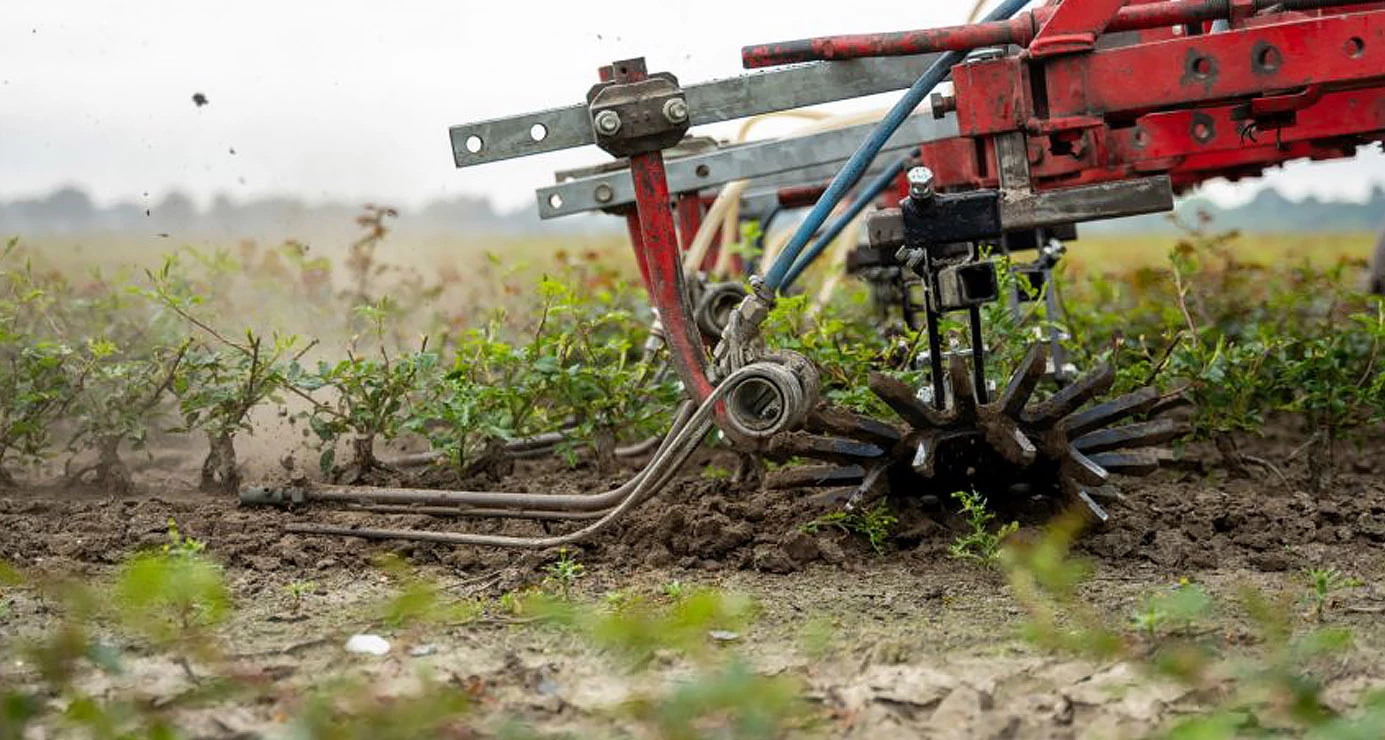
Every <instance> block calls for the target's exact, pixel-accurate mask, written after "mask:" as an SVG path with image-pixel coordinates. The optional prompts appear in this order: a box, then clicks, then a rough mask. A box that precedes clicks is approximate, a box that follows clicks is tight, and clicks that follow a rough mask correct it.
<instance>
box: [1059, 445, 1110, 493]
mask: <svg viewBox="0 0 1385 740" xmlns="http://www.w3.org/2000/svg"><path fill="white" fill-rule="evenodd" d="M1068 460H1069V461H1070V462H1071V463H1072V464H1071V465H1068V466H1064V468H1065V470H1064V472H1066V473H1068V474H1069V475H1070V476H1072V478H1073V480H1074V481H1076V482H1077V483H1079V484H1082V485H1084V486H1104V485H1106V481H1108V480H1110V479H1111V474H1110V473H1109V472H1107V470H1106V467H1105V466H1103V465H1101V464H1100V463H1098V462H1097V461H1096V460H1093V459H1092V458H1089V457H1087V456H1086V455H1084V454H1082V453H1080V452H1078V451H1077V450H1074V449H1072V448H1071V447H1069V448H1068Z"/></svg>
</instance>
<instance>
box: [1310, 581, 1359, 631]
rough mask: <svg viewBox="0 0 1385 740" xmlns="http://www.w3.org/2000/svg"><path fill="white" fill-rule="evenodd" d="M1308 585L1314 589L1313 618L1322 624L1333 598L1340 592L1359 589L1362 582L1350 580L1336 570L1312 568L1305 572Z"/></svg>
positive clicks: (1312, 594)
mask: <svg viewBox="0 0 1385 740" xmlns="http://www.w3.org/2000/svg"><path fill="white" fill-rule="evenodd" d="M1304 576H1305V577H1306V578H1307V579H1308V585H1309V586H1310V587H1311V588H1312V589H1313V590H1312V592H1311V594H1310V595H1311V597H1312V599H1313V616H1314V617H1315V618H1316V619H1317V620H1318V621H1319V622H1321V621H1322V620H1323V617H1324V616H1325V615H1326V613H1327V608H1328V607H1329V606H1331V602H1332V596H1333V594H1336V593H1337V592H1338V591H1343V590H1346V589H1349V588H1357V587H1358V586H1360V585H1361V582H1360V581H1358V580H1357V579H1355V578H1350V577H1348V576H1346V575H1345V574H1343V573H1342V572H1341V571H1340V570H1337V569H1336V568H1310V569H1308V570H1306V571H1304Z"/></svg>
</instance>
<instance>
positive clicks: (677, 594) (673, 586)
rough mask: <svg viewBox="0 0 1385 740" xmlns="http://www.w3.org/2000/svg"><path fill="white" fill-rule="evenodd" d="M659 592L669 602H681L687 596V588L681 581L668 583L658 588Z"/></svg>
mask: <svg viewBox="0 0 1385 740" xmlns="http://www.w3.org/2000/svg"><path fill="white" fill-rule="evenodd" d="M659 591H660V592H661V593H662V594H663V595H664V596H666V597H667V598H668V599H669V600H671V601H681V600H682V599H683V597H684V596H687V595H688V587H687V586H684V585H683V582H682V581H669V582H668V583H665V584H664V585H662V586H660V587H659Z"/></svg>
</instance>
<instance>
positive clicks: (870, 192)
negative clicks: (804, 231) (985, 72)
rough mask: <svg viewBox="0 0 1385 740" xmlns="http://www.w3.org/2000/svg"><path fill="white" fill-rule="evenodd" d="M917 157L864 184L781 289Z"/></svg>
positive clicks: (791, 284)
mask: <svg viewBox="0 0 1385 740" xmlns="http://www.w3.org/2000/svg"><path fill="white" fill-rule="evenodd" d="M917 156H918V150H917V149H915V150H914V151H913V153H912V154H910V155H909V156H907V157H903V158H901V159H900V160H899V161H898V162H895V163H894V164H892V165H890V166H889V167H887V168H885V169H884V170H883V171H881V172H880V174H878V175H876V176H875V179H874V180H871V181H870V182H868V183H866V185H865V187H863V188H861V192H860V193H859V194H857V196H856V200H855V201H853V202H852V203H851V205H849V206H847V209H846V211H844V212H843V213H842V214H841V215H839V216H837V220H835V221H833V222H832V223H830V224H828V225H827V228H826V229H824V230H823V232H822V233H821V234H819V235H818V238H817V241H815V242H813V246H812V247H810V248H809V249H808V251H806V252H804V253H803V256H801V257H799V258H798V261H797V262H795V263H793V267H790V268H789V272H788V274H787V275H785V276H784V288H783V289H784V290H788V289H789V288H790V287H791V286H793V284H794V282H795V281H796V280H798V278H799V276H800V275H802V274H803V271H804V270H806V269H808V266H809V265H811V264H813V260H816V259H817V258H818V256H819V255H821V254H822V253H823V252H824V251H826V250H827V247H828V246H829V245H830V244H831V243H832V242H833V241H835V240H836V238H837V237H839V236H841V234H842V231H844V230H845V229H846V226H847V224H849V223H851V221H852V220H853V219H855V218H856V217H857V216H859V215H861V211H864V210H865V209H866V206H869V205H870V204H871V203H874V202H875V199H876V198H878V197H879V196H880V194H881V193H883V192H885V190H886V189H888V188H889V187H890V185H892V184H894V181H895V178H897V177H899V173H901V172H903V171H904V168H905V167H906V166H907V165H908V164H909V161H910V160H911V159H913V158H914V157H917Z"/></svg>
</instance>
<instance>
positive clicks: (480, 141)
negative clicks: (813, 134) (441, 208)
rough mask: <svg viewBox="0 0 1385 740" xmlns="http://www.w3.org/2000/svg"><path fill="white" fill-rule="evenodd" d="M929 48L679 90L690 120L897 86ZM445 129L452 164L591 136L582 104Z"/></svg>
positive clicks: (924, 61)
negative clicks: (892, 56)
mask: <svg viewBox="0 0 1385 740" xmlns="http://www.w3.org/2000/svg"><path fill="white" fill-rule="evenodd" d="M936 56H937V55H935V54H923V55H917V56H911V57H898V58H895V59H856V60H851V61H844V62H817V63H813V64H806V65H801V66H797V67H788V68H786V69H780V70H773V71H770V72H760V73H757V74H749V75H741V76H739V77H731V78H727V79H723V80H715V81H712V82H704V83H699V84H694V85H686V86H684V88H683V91H684V93H685V95H686V97H687V100H688V109H689V115H690V117H691V120H692V125H694V126H701V125H704V124H708V123H717V122H719V121H731V120H735V119H737V118H746V117H748V116H754V115H759V114H761V113H770V112H772V111H780V110H790V109H792V108H802V107H804V106H809V105H820V104H822V103H830V102H833V101H837V100H846V99H849V98H858V97H862V96H865V95H875V94H877V93H884V92H892V91H895V90H903V89H904V88H906V87H908V86H909V85H911V84H913V82H914V80H916V79H918V76H919V75H921V74H923V71H924V70H925V69H927V68H928V65H929V64H931V63H932V61H933V59H934V58H935V57H936ZM450 136H451V140H452V157H453V160H454V161H455V162H456V164H457V166H458V167H472V166H475V165H478V164H486V163H487V162H498V161H501V160H505V159H513V158H515V157H528V156H532V155H535V154H543V153H546V152H554V151H558V150H560V149H571V148H573V147H579V146H586V145H588V144H595V143H596V137H595V136H594V135H593V134H592V128H591V120H590V117H589V115H588V113H587V106H586V105H585V104H579V105H570V106H565V107H561V108H550V109H548V110H544V111H538V112H535V113H526V114H523V115H518V116H506V117H504V118H493V119H490V120H488V121H478V122H476V123H467V124H462V125H459V126H453V127H452V128H451V129H450Z"/></svg>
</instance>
